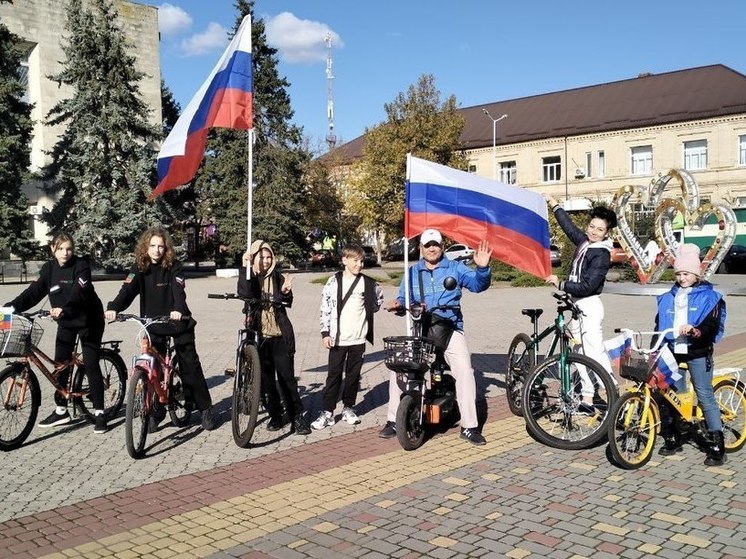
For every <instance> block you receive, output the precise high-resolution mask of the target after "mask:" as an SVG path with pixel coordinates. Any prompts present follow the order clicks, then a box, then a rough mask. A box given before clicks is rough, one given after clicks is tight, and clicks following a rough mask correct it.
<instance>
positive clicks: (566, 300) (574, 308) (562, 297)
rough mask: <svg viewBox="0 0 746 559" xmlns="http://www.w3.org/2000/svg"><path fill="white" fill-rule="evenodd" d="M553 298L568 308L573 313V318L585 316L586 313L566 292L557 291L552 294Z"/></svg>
mask: <svg viewBox="0 0 746 559" xmlns="http://www.w3.org/2000/svg"><path fill="white" fill-rule="evenodd" d="M552 297H554V298H555V299H557V302H558V303H559V304H562V305H566V306H567V310H569V311H571V312H572V315H573V317H576V316H580V315H583V316H585V313H584V312H583V311H582V310H581V309H580V307H578V305H577V304H576V303H575V301H573V300H572V297H571V296H570V295H569V294H568V293H567V292H565V291H555V292H554V293H552Z"/></svg>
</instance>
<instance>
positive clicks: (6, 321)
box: [0, 307, 13, 331]
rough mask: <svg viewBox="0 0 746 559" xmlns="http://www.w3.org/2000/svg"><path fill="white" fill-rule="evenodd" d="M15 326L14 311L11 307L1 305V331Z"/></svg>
mask: <svg viewBox="0 0 746 559" xmlns="http://www.w3.org/2000/svg"><path fill="white" fill-rule="evenodd" d="M12 327H13V312H12V309H11V308H10V307H0V331H3V330H10V329H11V328H12Z"/></svg>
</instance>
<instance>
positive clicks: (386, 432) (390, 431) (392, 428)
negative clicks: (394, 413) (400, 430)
mask: <svg viewBox="0 0 746 559" xmlns="http://www.w3.org/2000/svg"><path fill="white" fill-rule="evenodd" d="M378 436H379V437H381V438H382V439H393V438H394V437H395V436H396V423H394V422H393V421H387V422H386V425H384V426H383V429H381V430H380V431H379V432H378Z"/></svg>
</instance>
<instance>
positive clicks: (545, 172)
mask: <svg viewBox="0 0 746 559" xmlns="http://www.w3.org/2000/svg"><path fill="white" fill-rule="evenodd" d="M460 112H461V114H462V116H463V117H464V119H465V121H466V124H465V126H464V130H463V133H462V135H461V142H462V145H463V146H464V151H465V153H466V155H467V158H468V160H469V167H470V171H471V172H474V173H476V174H478V175H480V176H484V177H488V178H493V177H494V178H496V179H497V180H499V181H501V182H504V183H509V184H518V185H520V186H522V187H525V188H530V189H531V190H535V191H538V192H542V193H547V194H551V195H553V196H555V197H557V198H558V199H563V198H567V199H577V198H589V199H591V200H605V201H610V200H611V198H612V196H613V194H614V193H615V192H616V191H617V190H618V189H619V188H621V187H623V186H625V185H628V184H632V185H643V186H647V185H649V184H650V182H651V180H653V179H654V178H655V177H656V176H657V174H658V173H660V172H663V173H665V172H666V171H668V170H669V169H672V168H681V169H687V170H689V171H690V172H691V173H692V175H693V176H694V178H695V180H696V181H697V184H698V185H699V187H700V192H701V194H702V196H703V198H704V199H722V200H725V201H727V202H728V203H730V204H732V205H734V206H746V76H744V75H743V74H740V73H738V72H736V71H734V70H732V69H730V68H728V67H726V66H723V65H719V64H717V65H713V66H705V67H701V68H691V69H686V70H680V71H676V72H669V73H664V74H657V75H652V74H644V75H640V76H638V77H637V78H633V79H628V80H623V81H618V82H612V83H607V84H601V85H595V86H590V87H582V88H577V89H572V90H567V91H559V92H554V93H547V94H544V95H535V96H531V97H525V98H521V99H513V100H509V101H499V102H495V103H487V104H484V105H478V106H474V107H467V108H463V109H460ZM504 115H507V116H504ZM363 141H364V138H363V137H362V136H361V137H359V138H356V139H355V140H353V141H351V142H349V143H348V144H345V145H342V146H340V147H339V148H337V151H338V152H339V154H340V156H342V157H343V158H344V159H345V160H346V161H348V162H349V161H352V160H354V159H356V158H358V157H360V156H361V155H362V148H363Z"/></svg>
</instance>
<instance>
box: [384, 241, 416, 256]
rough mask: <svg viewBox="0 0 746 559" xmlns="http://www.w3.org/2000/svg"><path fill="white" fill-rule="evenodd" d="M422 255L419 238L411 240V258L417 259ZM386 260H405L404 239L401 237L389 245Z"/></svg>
mask: <svg viewBox="0 0 746 559" xmlns="http://www.w3.org/2000/svg"><path fill="white" fill-rule="evenodd" d="M419 257H420V245H419V243H418V242H417V239H410V240H409V260H417V259H419ZM385 258H386V260H404V241H402V240H401V239H399V240H398V241H394V242H393V243H391V244H390V245H389V249H388V250H387V251H386V256H385Z"/></svg>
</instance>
